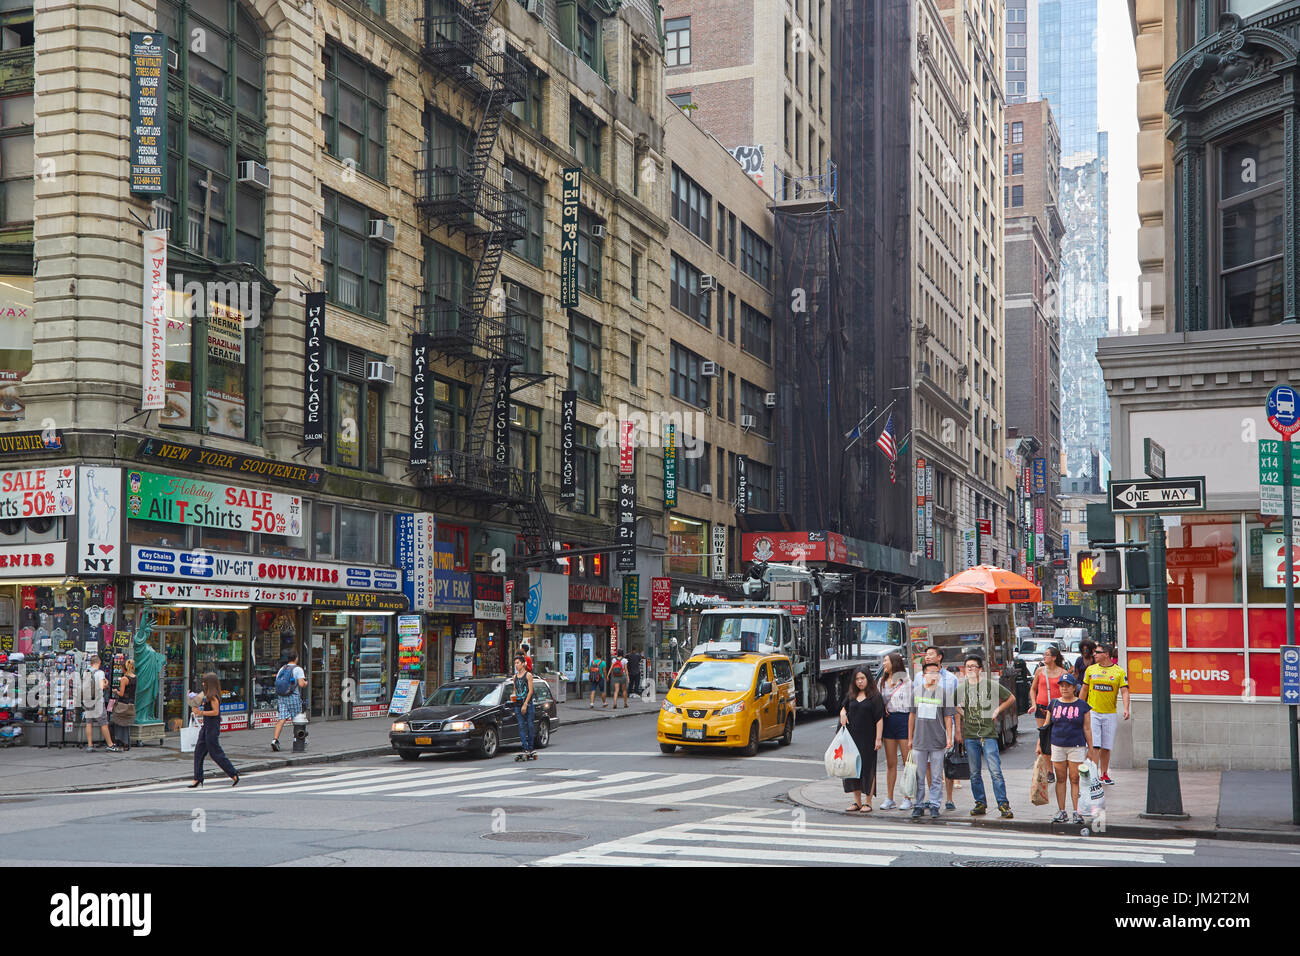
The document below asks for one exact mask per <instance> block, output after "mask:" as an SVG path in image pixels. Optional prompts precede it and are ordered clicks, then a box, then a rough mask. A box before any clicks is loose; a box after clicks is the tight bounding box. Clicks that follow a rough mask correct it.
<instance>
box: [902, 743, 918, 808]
mask: <svg viewBox="0 0 1300 956" xmlns="http://www.w3.org/2000/svg"><path fill="white" fill-rule="evenodd" d="M899 786H901V787H902V791H901V792H902V794H903V797H904V798H905V799H907V800H915V799H916V754H915V753H913V752H909V753H908V755H907V760H906V761H905V762H904V763H903V779H902V780H901V781H900V783H899Z"/></svg>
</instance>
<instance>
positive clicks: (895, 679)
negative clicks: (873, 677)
mask: <svg viewBox="0 0 1300 956" xmlns="http://www.w3.org/2000/svg"><path fill="white" fill-rule="evenodd" d="M911 691H912V682H911V681H909V680H908V679H907V665H906V664H904V663H903V655H902V654H899V653H898V652H897V651H895V652H894V653H892V654H890V655H889V656H888V657H886V658H885V661H884V663H883V664H882V665H881V685H880V696H881V697H883V698H884V700H885V728H884V733H883V735H882V739H883V743H884V751H885V763H886V764H887V766H888V771H887V773H886V785H887V786H888V788H889V790H888V796H886V797H885V802H884V803H882V804H881V805H880V809H882V810H894V809H899V810H910V809H912V801H911V800H908V799H907V798H906V797H903V798H902V800H901V801H899V802H898V803H895V802H894V785H895V784H896V783H897V782H898V771H899V769H900V768H901V767H902V766H903V764H905V763H906V762H907V754H908V750H907V712H908V710H910V709H911V707H910V705H911V700H912V693H911Z"/></svg>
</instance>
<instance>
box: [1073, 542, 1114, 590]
mask: <svg viewBox="0 0 1300 956" xmlns="http://www.w3.org/2000/svg"><path fill="white" fill-rule="evenodd" d="M1119 561H1120V559H1119V555H1118V554H1117V553H1115V552H1113V551H1111V552H1106V551H1080V552H1079V555H1078V562H1079V563H1078V571H1079V589H1080V590H1082V591H1118V590H1120V589H1121V588H1123V586H1124V584H1123V580H1122V576H1121V574H1122V572H1121V570H1120V563H1119Z"/></svg>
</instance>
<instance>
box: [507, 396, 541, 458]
mask: <svg viewBox="0 0 1300 956" xmlns="http://www.w3.org/2000/svg"><path fill="white" fill-rule="evenodd" d="M541 449H542V410H541V409H540V408H533V407H532V406H531V405H516V404H514V403H511V405H510V467H512V468H518V469H519V470H520V471H525V472H527V473H528V474H530V475H535V474H537V473H538V472H539V471H540V470H541V467H542V451H541Z"/></svg>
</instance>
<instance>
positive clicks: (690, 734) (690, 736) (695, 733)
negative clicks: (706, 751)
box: [682, 727, 704, 740]
mask: <svg viewBox="0 0 1300 956" xmlns="http://www.w3.org/2000/svg"><path fill="white" fill-rule="evenodd" d="M682 736H683V737H685V738H686V739H687V740H703V739H704V728H703V727H683V728H682Z"/></svg>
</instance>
